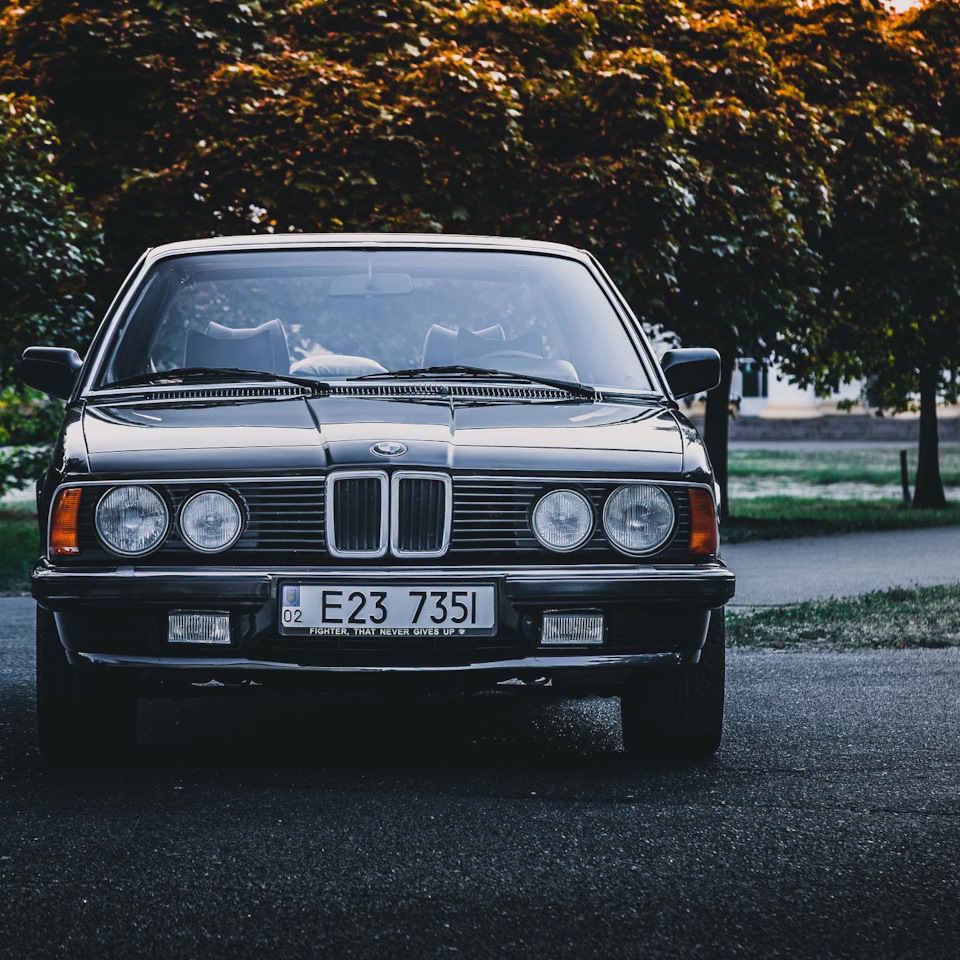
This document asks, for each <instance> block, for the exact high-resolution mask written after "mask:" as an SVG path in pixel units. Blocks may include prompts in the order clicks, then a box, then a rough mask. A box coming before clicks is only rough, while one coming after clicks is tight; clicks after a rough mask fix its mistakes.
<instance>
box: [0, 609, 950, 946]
mask: <svg viewBox="0 0 960 960" xmlns="http://www.w3.org/2000/svg"><path fill="white" fill-rule="evenodd" d="M31 630H32V611H31V608H30V604H29V601H26V600H19V599H12V600H11V599H8V600H0V957H3V958H4V960H6V958H8V957H9V958H14V957H15V958H18V960H27V958H32V957H51V956H63V957H82V956H96V957H98V958H101V960H109V958H114V957H117V958H124V960H127V958H129V957H133V956H137V957H147V958H153V957H156V958H169V957H174V956H175V957H187V956H197V957H202V958H204V960H218V958H231V960H237V958H246V957H257V958H260V957H265V956H274V957H284V958H298V957H331V958H352V957H390V958H407V957H409V958H418V960H419V958H424V957H428V958H433V957H449V956H462V957H484V958H487V957H522V958H524V960H530V958H540V957H544V958H558V957H567V956H569V957H577V958H583V957H594V956H596V957H603V958H604V960H610V958H620V957H624V958H626V957H629V958H642V957H651V958H653V957H655V958H681V957H682V958H691V957H702V958H724V957H742V958H749V960H753V958H756V957H778V958H795V957H818V958H822V957H828V956H835V957H840V956H842V957H869V958H870V960H882V958H888V957H889V958H897V960H902V958H913V957H915V958H918V960H919V958H923V960H931V958H938V957H950V958H955V957H956V955H957V954H956V949H957V943H958V942H960V910H958V909H957V904H958V903H960V868H958V865H957V856H958V851H960V788H958V784H960V780H958V775H960V741H958V737H957V730H958V728H960V697H958V695H957V690H958V689H960V651H957V650H951V651H900V652H890V653H871V654H846V655H829V654H802V653H788V654H778V653H772V652H755V653H742V652H740V653H736V654H734V655H732V656H731V658H730V668H729V678H730V679H729V706H728V723H727V734H726V738H725V741H724V745H723V747H722V749H721V752H720V754H719V757H718V758H717V759H716V760H715V761H713V762H710V763H706V764H700V765H690V766H682V765H662V766H650V767H641V766H637V765H634V764H631V763H630V762H629V761H628V760H627V758H626V757H625V756H624V755H623V753H622V752H621V745H620V736H619V730H618V723H617V716H616V702H615V701H609V700H600V699H588V700H582V701H570V702H560V703H557V702H549V701H543V702H541V701H540V700H533V701H532V700H525V701H524V700H520V699H509V698H506V697H504V696H499V697H491V696H486V697H475V698H471V699H443V698H435V699H431V698H417V699H409V700H381V701H376V700H369V699H368V700H352V701H350V700H348V701H342V700H341V701H331V700H319V699H317V698H311V697H309V696H305V695H296V696H289V697H281V696H279V695H273V694H262V695H259V696H256V695H254V696H243V695H240V694H228V695H226V696H219V697H209V698H206V699H202V700H196V701H189V702H186V703H174V702H172V701H153V702H148V703H145V704H144V705H142V707H141V720H140V735H141V740H142V746H141V748H140V751H139V755H138V759H137V761H136V763H135V764H134V765H132V766H129V767H127V768H121V769H91V770H81V769H74V770H61V771H54V770H47V769H44V767H43V766H42V765H41V763H40V761H39V758H38V756H37V753H36V749H35V746H34V733H33V713H32V711H33V703H32V698H33V679H32V671H33V656H32V651H31Z"/></svg>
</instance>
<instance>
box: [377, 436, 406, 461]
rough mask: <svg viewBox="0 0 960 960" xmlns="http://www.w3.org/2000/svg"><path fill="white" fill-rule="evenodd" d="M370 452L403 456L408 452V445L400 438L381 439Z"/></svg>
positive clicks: (378, 454)
mask: <svg viewBox="0 0 960 960" xmlns="http://www.w3.org/2000/svg"><path fill="white" fill-rule="evenodd" d="M370 452H371V453H375V454H376V455H377V456H378V457H402V456H403V455H404V454H405V453H406V452H407V445H406V444H405V443H401V442H400V441H399V440H381V441H380V442H379V443H375V444H374V445H373V446H372V447H371V448H370Z"/></svg>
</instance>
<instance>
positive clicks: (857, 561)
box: [723, 527, 960, 606]
mask: <svg viewBox="0 0 960 960" xmlns="http://www.w3.org/2000/svg"><path fill="white" fill-rule="evenodd" d="M723 558H724V560H725V561H726V563H727V565H728V566H729V567H730V568H731V569H732V570H733V571H734V573H736V575H737V596H736V597H735V598H734V601H733V605H734V606H763V605H766V604H784V603H799V602H800V601H802V600H819V599H824V598H826V597H846V596H853V595H854V594H857V593H868V592H870V591H871V590H884V589H886V588H887V587H905V586H916V585H920V586H935V585H937V584H947V583H960V527H933V528H930V529H927V530H890V531H884V532H879V533H850V534H843V535H842V536H837V537H803V538H801V539H797V540H760V541H757V542H755V543H729V544H724V546H723Z"/></svg>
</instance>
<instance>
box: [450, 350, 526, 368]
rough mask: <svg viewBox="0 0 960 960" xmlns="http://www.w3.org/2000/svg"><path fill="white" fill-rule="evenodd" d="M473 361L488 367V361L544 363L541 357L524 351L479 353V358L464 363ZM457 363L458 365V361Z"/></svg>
mask: <svg viewBox="0 0 960 960" xmlns="http://www.w3.org/2000/svg"><path fill="white" fill-rule="evenodd" d="M473 360H476V361H477V363H478V365H480V361H481V360H482V361H483V364H482V366H489V365H490V364H488V363H487V361H488V360H493V361H498V360H537V361H539V362H540V363H543V362H544V358H543V357H541V356H538V355H537V354H535V353H527V352H526V351H525V350H492V351H490V353H481V354H480V356H478V357H471V358H470V360H469V361H464V362H466V363H469V362H470V361H473ZM457 362H458V363H459V362H460V361H457Z"/></svg>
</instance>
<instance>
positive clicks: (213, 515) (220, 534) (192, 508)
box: [180, 490, 243, 553]
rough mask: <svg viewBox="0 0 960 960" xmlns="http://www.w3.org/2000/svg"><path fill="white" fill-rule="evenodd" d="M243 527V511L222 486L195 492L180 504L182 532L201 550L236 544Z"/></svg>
mask: <svg viewBox="0 0 960 960" xmlns="http://www.w3.org/2000/svg"><path fill="white" fill-rule="evenodd" d="M242 529H243V515H242V514H241V513H240V507H239V506H238V505H237V501H236V500H234V499H233V497H229V496H227V494H225V493H221V492H220V491H219V490H203V491H201V492H200V493H195V494H194V495H193V496H192V497H190V499H189V500H187V501H186V503H184V505H183V506H182V507H181V508H180V536H181V537H183V539H184V542H185V543H186V544H187V546H189V547H193V549H194V550H199V551H200V552H201V553H219V552H220V551H221V550H226V549H227V547H232V546H233V544H234V543H236V541H237V537H239V536H240V532H241V530H242Z"/></svg>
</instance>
